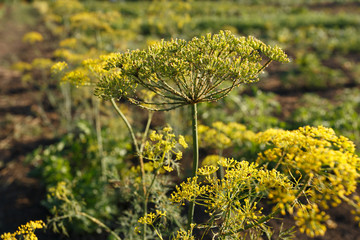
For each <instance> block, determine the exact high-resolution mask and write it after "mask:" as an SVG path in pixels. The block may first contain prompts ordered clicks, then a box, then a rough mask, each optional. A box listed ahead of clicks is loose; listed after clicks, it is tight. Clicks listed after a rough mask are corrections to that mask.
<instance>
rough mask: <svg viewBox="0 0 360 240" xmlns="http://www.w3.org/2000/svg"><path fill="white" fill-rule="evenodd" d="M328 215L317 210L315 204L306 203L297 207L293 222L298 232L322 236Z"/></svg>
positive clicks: (311, 235)
mask: <svg viewBox="0 0 360 240" xmlns="http://www.w3.org/2000/svg"><path fill="white" fill-rule="evenodd" d="M328 219H329V216H328V215H327V214H326V213H325V212H322V211H320V210H319V208H318V206H317V205H316V204H308V205H305V206H302V207H300V208H299V209H298V211H297V212H296V216H295V223H296V225H297V226H298V227H299V229H300V232H302V233H306V235H308V236H310V237H316V236H323V235H324V234H325V232H326V225H325V222H326V221H327V220H328Z"/></svg>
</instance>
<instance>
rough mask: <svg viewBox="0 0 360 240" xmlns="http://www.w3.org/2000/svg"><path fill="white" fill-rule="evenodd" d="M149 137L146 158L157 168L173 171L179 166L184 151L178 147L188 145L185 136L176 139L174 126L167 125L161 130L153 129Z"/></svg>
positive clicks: (146, 144) (145, 148) (145, 150)
mask: <svg viewBox="0 0 360 240" xmlns="http://www.w3.org/2000/svg"><path fill="white" fill-rule="evenodd" d="M149 139H150V141H146V142H145V147H144V153H143V155H144V158H146V159H148V160H150V161H152V162H153V166H154V168H155V169H159V168H163V169H165V170H166V171H168V172H171V171H173V170H174V168H177V161H179V160H180V159H181V158H182V152H181V151H180V150H178V148H177V147H178V146H179V145H180V146H182V147H183V148H187V147H188V145H187V143H186V142H185V139H184V137H183V136H181V135H180V136H179V137H178V139H176V136H175V134H173V133H172V128H171V127H165V128H163V129H162V131H160V132H156V131H152V132H151V133H150V135H149Z"/></svg>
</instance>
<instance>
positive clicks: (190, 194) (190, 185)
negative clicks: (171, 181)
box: [170, 176, 209, 205]
mask: <svg viewBox="0 0 360 240" xmlns="http://www.w3.org/2000/svg"><path fill="white" fill-rule="evenodd" d="M197 180H198V177H197V176H196V177H193V178H188V179H187V181H186V182H183V183H180V187H179V186H176V191H175V192H173V193H172V194H171V198H170V201H172V202H176V203H182V204H183V205H184V204H185V203H184V201H185V200H187V201H189V202H190V201H195V199H196V198H197V197H198V196H200V195H203V194H205V193H206V192H208V191H209V186H206V185H205V186H200V185H199V184H198V183H197Z"/></svg>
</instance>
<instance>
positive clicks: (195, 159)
mask: <svg viewBox="0 0 360 240" xmlns="http://www.w3.org/2000/svg"><path fill="white" fill-rule="evenodd" d="M191 117H192V136H193V174H192V175H193V177H196V176H197V170H198V166H199V139H198V124H197V105H196V103H194V104H192V105H191ZM194 210H195V200H194V201H192V202H190V207H189V212H188V226H187V227H188V229H190V225H191V223H192V222H193V218H194Z"/></svg>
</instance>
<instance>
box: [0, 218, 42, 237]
mask: <svg viewBox="0 0 360 240" xmlns="http://www.w3.org/2000/svg"><path fill="white" fill-rule="evenodd" d="M44 227H45V223H44V222H43V221H42V220H36V221H29V222H27V223H26V224H25V225H21V226H19V227H18V230H17V231H15V232H14V233H4V234H2V235H1V236H0V238H1V239H3V240H16V239H18V238H17V236H21V238H20V239H29V240H37V239H38V238H37V237H36V235H35V233H34V232H35V230H36V229H41V228H44Z"/></svg>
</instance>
